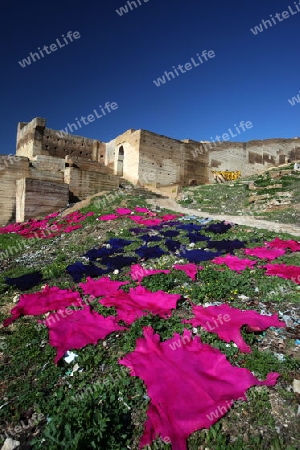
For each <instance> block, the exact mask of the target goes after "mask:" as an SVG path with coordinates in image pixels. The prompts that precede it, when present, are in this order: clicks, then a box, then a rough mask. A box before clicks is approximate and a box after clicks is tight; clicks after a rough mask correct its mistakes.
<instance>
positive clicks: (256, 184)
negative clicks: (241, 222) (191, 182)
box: [179, 168, 300, 225]
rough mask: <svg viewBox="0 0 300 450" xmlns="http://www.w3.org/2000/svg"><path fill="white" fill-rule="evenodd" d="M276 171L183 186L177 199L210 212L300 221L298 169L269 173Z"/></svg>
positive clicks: (287, 221) (299, 180) (283, 221)
mask: <svg viewBox="0 0 300 450" xmlns="http://www.w3.org/2000/svg"><path fill="white" fill-rule="evenodd" d="M284 169H286V168H284ZM279 171H280V170H279V169H277V170H275V171H274V170H273V171H266V172H265V173H264V174H262V175H260V176H252V177H248V178H241V179H239V180H237V181H232V182H231V181H229V182H226V183H221V184H212V185H204V186H197V187H189V188H184V189H183V192H182V194H181V197H180V200H179V203H180V204H182V205H183V206H187V207H188V208H194V209H198V210H201V211H205V212H208V213H211V214H213V213H217V214H227V215H241V216H242V215H252V216H253V217H256V218H257V219H263V220H269V221H278V222H280V223H291V224H298V225H299V223H300V172H292V173H291V174H284V172H283V175H282V177H278V178H272V174H274V173H275V172H277V173H278V172H279ZM249 186H250V188H251V187H252V189H251V190H250V189H249ZM261 196H262V197H261Z"/></svg>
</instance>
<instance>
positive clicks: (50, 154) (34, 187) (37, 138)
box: [0, 117, 300, 225]
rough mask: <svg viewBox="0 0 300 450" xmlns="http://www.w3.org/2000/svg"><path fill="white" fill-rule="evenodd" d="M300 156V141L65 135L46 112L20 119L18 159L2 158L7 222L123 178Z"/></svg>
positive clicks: (162, 178) (182, 180)
mask: <svg viewBox="0 0 300 450" xmlns="http://www.w3.org/2000/svg"><path fill="white" fill-rule="evenodd" d="M297 160H300V140H299V139H297V138H294V139H267V140H261V141H250V142H246V143H242V142H220V143H219V144H217V145H215V144H214V145H212V144H210V143H205V142H197V141H192V140H177V139H172V138H170V137H166V136H161V135H158V134H155V133H152V132H150V131H147V130H133V129H130V130H127V131H126V132H125V133H123V134H121V135H120V136H117V137H116V138H115V139H113V140H112V141H110V142H107V143H105V142H102V141H99V140H95V139H89V138H85V137H82V136H75V135H72V134H69V135H64V136H62V135H61V133H60V132H59V131H57V130H52V129H51V128H47V127H46V120H45V119H43V118H40V117H37V118H35V119H33V120H32V121H31V122H29V123H25V122H20V123H19V124H18V130H17V146H16V155H15V157H11V156H10V157H7V156H0V210H1V216H0V225H4V224H6V223H8V222H9V221H14V220H18V221H23V220H27V219H29V218H32V217H37V216H38V215H43V214H45V213H50V212H53V211H55V210H57V209H59V208H61V207H63V206H66V205H67V203H68V202H73V201H77V200H82V199H84V198H85V197H87V196H89V195H93V194H96V193H97V192H99V191H101V190H114V189H118V187H119V180H120V177H122V178H124V179H126V180H128V181H130V182H131V183H133V184H135V185H143V186H146V187H149V188H151V187H152V188H156V189H157V188H167V187H168V188H169V187H172V186H177V187H178V186H185V185H191V184H194V185H197V184H206V183H211V182H214V173H215V172H216V171H218V172H222V171H231V172H232V171H240V172H241V175H242V176H245V175H251V174H254V173H257V172H259V171H262V170H264V169H267V168H268V167H271V166H276V165H279V164H282V163H285V162H289V161H290V162H293V161H297Z"/></svg>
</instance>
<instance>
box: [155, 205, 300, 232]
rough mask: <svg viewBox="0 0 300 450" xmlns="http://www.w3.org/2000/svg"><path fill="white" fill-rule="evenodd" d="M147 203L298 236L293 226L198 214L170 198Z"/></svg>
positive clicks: (221, 215) (227, 216) (188, 213)
mask: <svg viewBox="0 0 300 450" xmlns="http://www.w3.org/2000/svg"><path fill="white" fill-rule="evenodd" d="M147 201H148V202H149V203H151V204H152V205H157V206H161V207H162V208H167V209H171V210H172V211H176V212H180V213H184V214H187V215H195V216H199V217H211V218H212V219H215V220H228V221H229V222H234V223H237V224H238V225H245V226H248V227H255V228H264V229H267V230H270V231H277V232H281V233H289V234H293V235H294V236H300V227H296V226H295V225H289V224H284V223H277V222H269V221H267V220H258V219H255V218H253V217H252V216H231V215H224V214H210V213H206V212H202V211H201V212H199V211H197V210H195V209H188V208H184V207H182V206H181V205H179V204H178V203H176V202H175V200H172V199H170V198H166V199H164V198H162V199H160V198H159V199H149V200H147Z"/></svg>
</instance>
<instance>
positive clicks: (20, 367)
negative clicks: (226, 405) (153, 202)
mask: <svg viewBox="0 0 300 450" xmlns="http://www.w3.org/2000/svg"><path fill="white" fill-rule="evenodd" d="M290 180H291V179H290ZM291 182H292V183H295V186H296V185H297V186H299V178H297V177H296V176H295V177H293V179H292V181H291ZM297 183H298V184H297ZM289 186H290V185H289ZM190 192H193V193H194V194H193V195H194V196H193V200H196V201H197V202H199V205H198V204H197V205H195V206H200V207H201V208H204V204H206V202H207V205H206V206H205V207H207V208H208V209H205V210H207V211H212V210H213V208H214V207H215V208H216V209H217V210H218V212H220V210H219V209H218V208H219V207H221V203H222V205H226V206H225V208H223V209H221V210H222V211H224V213H225V212H226V213H228V212H229V211H232V212H234V213H235V214H236V210H234V208H236V207H238V209H241V210H242V209H243V208H246V207H247V206H245V202H246V198H247V195H248V192H247V191H246V188H245V186H243V185H239V184H238V183H235V185H234V187H230V186H226V187H224V186H213V187H210V186H208V187H206V186H205V187H203V188H193V189H191V190H189V191H188V192H187V193H186V194H187V195H190ZM297 195H298V194H296V196H297ZM226 196H227V197H226ZM296 196H295V197H296ZM219 197H220V198H219ZM221 197H222V201H221ZM213 198H214V200H213ZM218 198H219V200H220V201H219V200H218ZM207 199H208V200H209V202H210V203H208V200H207ZM100 200H101V198H100ZM102 200H103V198H102ZM218 201H219V203H218ZM224 201H225V203H223V202H224ZM101 204H102V205H103V204H107V203H105V202H102V203H101V202H99V198H97V197H96V198H94V199H93V200H92V202H91V204H90V205H89V206H87V207H85V208H84V209H83V210H82V212H87V211H94V212H95V216H92V217H89V218H88V219H86V220H85V221H84V222H83V227H82V228H81V229H79V230H75V231H73V232H72V233H70V234H62V235H60V236H58V237H55V238H51V239H26V240H25V239H24V238H22V237H20V236H18V235H16V234H9V235H0V248H1V250H2V251H3V250H5V252H6V251H7V250H8V249H9V254H8V253H6V256H5V257H2V259H1V260H0V267H1V274H0V294H1V296H0V322H1V323H2V321H3V320H4V319H5V318H7V317H8V316H9V312H10V310H11V308H12V307H13V306H15V304H16V301H17V300H18V297H19V294H20V292H19V291H18V290H17V289H15V288H11V287H8V286H7V285H6V284H5V278H6V277H16V276H20V275H24V274H27V273H30V272H33V271H34V270H41V271H42V273H43V275H44V280H43V283H41V284H40V285H39V286H36V287H35V288H33V289H31V290H29V291H27V293H29V292H37V291H38V290H39V289H40V288H41V286H42V285H44V284H45V283H47V284H49V285H50V286H58V287H60V288H61V289H67V288H74V289H78V290H79V287H78V284H77V283H74V282H73V280H72V278H71V277H70V276H69V275H68V274H67V273H66V271H65V269H66V267H67V266H68V265H69V264H71V263H73V262H75V261H77V260H80V261H82V262H86V260H85V259H84V258H82V255H83V254H84V253H86V252H87V251H88V250H89V249H91V248H93V247H99V246H101V244H103V243H104V242H105V241H106V240H107V239H109V238H110V237H119V238H120V237H121V238H126V239H128V238H130V240H133V241H134V242H133V243H132V244H131V245H130V246H127V247H125V253H124V255H126V256H134V255H135V253H134V251H135V250H136V249H137V248H138V247H140V246H141V241H140V240H139V238H138V235H135V234H133V233H131V232H130V231H129V229H130V228H132V227H133V226H134V225H133V222H132V221H131V220H129V219H126V218H124V219H122V221H110V222H101V221H97V220H96V217H98V216H99V215H101V214H106V213H111V212H113V211H114V209H115V208H116V207H117V206H118V207H119V206H126V207H129V208H132V207H134V206H137V205H138V206H146V205H147V203H146V200H145V199H143V198H141V197H134V196H132V194H131V193H127V194H126V195H124V196H123V199H122V201H120V198H119V197H118V196H115V199H113V198H112V199H111V200H110V202H109V207H103V206H101ZM209 205H211V206H210V207H209ZM189 206H191V205H189ZM210 208H211V209H210ZM298 214H299V213H298ZM187 223H189V222H187ZM169 229H170V230H171V229H174V227H172V226H170V227H169ZM157 233H158V234H159V232H157ZM154 234H155V232H154ZM206 234H207V235H208V236H210V237H211V238H212V239H214V240H222V239H229V240H233V239H240V240H242V241H244V242H245V244H246V246H247V247H256V246H262V245H264V242H265V241H270V240H272V239H274V238H275V237H277V235H275V233H272V232H268V231H265V230H257V229H256V230H253V229H250V228H247V227H242V226H233V227H232V228H231V229H230V230H229V231H227V233H226V235H218V234H213V233H212V232H206ZM278 237H280V238H282V239H291V238H293V236H290V235H284V234H281V235H279V236H278ZM176 240H179V241H180V243H181V244H187V245H189V244H188V241H187V238H186V237H185V236H184V235H183V233H181V234H180V235H179V237H177V238H176ZM155 244H156V243H155V242H153V243H150V245H155ZM13 247H14V248H15V249H13ZM161 247H162V248H163V249H164V250H165V251H166V250H167V249H166V247H165V246H164V245H161ZM191 248H205V243H204V242H203V241H202V242H197V243H196V244H195V246H194V247H193V246H191ZM234 254H235V255H240V256H242V255H243V253H242V250H235V252H234ZM175 262H177V263H178V262H181V263H184V262H187V261H186V260H185V259H184V258H183V257H182V256H181V257H180V256H178V255H177V254H174V253H173V254H170V253H168V254H166V255H164V256H162V257H160V258H156V259H149V260H145V261H143V260H140V261H139V263H141V264H142V265H143V266H144V267H148V268H149V267H151V268H159V269H169V268H170V267H171V266H172V265H173V264H174V263H175ZM276 263H285V264H287V265H295V266H300V252H296V253H291V252H287V253H286V254H285V255H283V256H281V257H280V258H278V259H277V260H276ZM201 265H202V266H204V269H203V270H202V271H200V272H199V273H198V276H197V279H196V281H195V282H194V281H192V280H191V279H190V278H189V277H188V276H187V275H186V274H185V273H184V272H182V271H171V273H170V274H168V275H167V274H158V275H153V276H151V277H146V278H144V279H143V281H142V285H143V286H145V287H146V288H147V289H149V290H150V291H152V292H155V291H158V290H164V291H165V292H168V293H176V294H181V300H180V301H179V303H178V307H177V309H176V310H174V311H173V314H172V316H171V317H170V318H169V319H168V320H164V319H160V318H159V317H158V316H152V315H148V316H146V317H142V318H140V319H138V320H137V321H135V322H134V323H133V324H132V325H131V326H130V327H129V329H128V330H127V331H121V332H116V333H112V334H110V335H109V336H108V337H107V338H106V339H105V340H102V341H101V340H100V341H99V342H98V344H97V345H96V346H94V345H87V346H86V347H84V348H82V349H80V350H74V352H75V353H76V354H77V355H78V357H77V358H75V360H74V361H73V362H71V363H70V364H68V363H67V362H65V361H64V359H62V360H61V361H60V362H59V364H58V365H57V366H56V365H55V364H54V362H53V361H54V356H55V349H54V348H52V347H51V346H50V345H49V343H48V330H47V328H46V327H45V326H43V325H40V324H38V323H37V321H38V319H43V318H44V316H41V317H32V316H25V317H22V318H20V319H18V320H17V321H16V322H14V323H13V324H12V325H10V326H9V327H6V328H4V327H2V325H0V345H1V347H0V361H1V380H0V389H1V397H2V400H1V405H0V435H2V438H3V439H2V440H4V439H5V437H12V438H14V439H15V440H18V441H20V442H21V445H20V446H19V447H18V449H21V450H25V449H34V450H40V449H47V450H56V449H61V448H63V449H65V450H83V449H85V450H89V449H106V450H110V449H114V450H125V449H132V450H136V449H138V445H139V439H140V436H141V434H142V432H143V426H144V422H145V419H146V410H147V405H148V403H149V398H148V396H147V391H146V389H145V386H144V384H143V382H142V381H141V380H140V379H139V378H138V377H131V376H129V372H128V370H126V369H125V368H124V367H123V366H120V365H119V364H118V360H119V359H120V358H121V357H123V356H124V355H126V354H127V353H129V352H131V351H133V350H134V349H135V345H136V340H137V339H138V338H140V337H142V327H143V326H146V325H147V326H152V327H153V328H154V330H155V331H156V332H157V333H159V335H160V336H161V339H162V340H163V341H165V340H167V339H169V338H171V337H172V335H173V333H174V332H179V333H181V332H182V331H183V329H184V327H186V328H188V329H192V327H191V326H190V325H184V324H182V319H185V318H187V319H188V318H190V317H191V316H192V314H191V301H192V302H194V303H196V304H204V303H206V302H228V303H230V305H231V306H234V307H238V308H241V309H249V310H252V309H253V310H256V311H258V312H263V313H264V314H266V313H267V314H270V313H276V312H280V313H282V314H283V315H285V317H286V320H288V325H289V326H288V327H287V328H284V329H283V328H282V329H278V328H271V329H268V330H267V331H265V332H261V333H246V331H245V330H244V329H243V331H242V336H243V338H244V340H245V341H246V343H247V344H248V345H250V346H251V348H252V353H249V354H245V353H241V352H240V351H239V350H238V349H237V347H236V346H234V345H232V344H226V343H225V342H224V341H222V340H221V339H219V338H218V337H217V335H215V334H213V333H209V332H207V331H205V330H203V329H200V327H198V329H197V333H198V334H199V335H201V339H202V341H203V342H205V343H209V344H210V345H212V346H214V347H216V348H218V349H220V350H221V351H222V352H223V353H224V354H226V356H227V358H228V360H229V361H230V362H231V363H232V364H234V365H236V366H238V367H245V368H248V369H249V370H251V371H252V372H253V373H254V374H255V376H257V377H258V378H260V379H265V377H266V375H267V373H268V372H271V371H272V372H276V371H277V372H279V373H280V374H281V377H280V378H279V380H278V382H277V384H276V385H275V386H274V387H272V388H271V387H264V386H263V387H254V388H251V389H250V390H249V391H248V394H247V396H248V399H249V401H248V402H237V403H235V405H234V407H232V408H231V409H230V411H229V412H228V413H227V414H226V415H225V416H224V417H223V418H222V419H220V420H219V421H218V422H217V423H216V424H215V425H214V426H212V427H211V428H210V429H209V430H200V431H197V432H195V433H194V434H193V435H192V436H191V437H190V438H189V442H188V446H189V449H190V450H200V449H203V450H204V449H209V450H223V449H230V450H240V449H244V450H261V449H273V450H281V449H289V450H296V449H297V448H299V447H298V444H297V443H299V441H300V434H299V416H298V417H297V411H298V403H299V395H298V394H295V393H294V392H293V389H292V383H293V380H294V379H295V378H299V369H300V358H299V345H298V344H297V343H296V338H297V336H298V337H299V324H300V322H299V320H300V317H299V303H300V290H299V288H300V286H299V285H298V284H296V283H294V282H293V281H291V280H287V279H283V278H279V277H273V276H265V275H264V270H263V269H262V268H259V267H256V268H253V269H251V270H250V269H246V270H245V271H243V272H242V273H240V274H239V273H237V272H234V271H232V270H229V269H228V268H226V267H222V270H220V268H219V266H216V265H213V264H212V263H211V262H210V261H206V262H203V263H201ZM128 270H129V268H128V267H127V268H124V269H123V270H120V271H119V273H113V274H111V275H110V277H111V279H112V280H121V281H130V285H129V286H128V285H127V286H126V288H124V290H127V289H128V288H129V287H131V286H134V285H135V284H134V283H133V282H132V280H130V278H129V276H128ZM92 308H93V309H94V310H95V311H97V312H99V313H101V314H103V315H104V316H109V315H112V314H115V309H114V308H105V307H104V306H102V305H100V304H99V303H98V302H93V304H92ZM70 350H72V349H70ZM157 377H158V379H159V374H157ZM187 402H188V399H187ZM34 414H36V415H35V416H33V415H34ZM1 442H2V441H1V437H0V443H1ZM151 448H152V449H168V448H170V446H169V445H168V444H165V443H163V442H161V441H160V440H157V441H156V443H154V444H153V445H152V446H151Z"/></svg>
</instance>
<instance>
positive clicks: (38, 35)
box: [0, 0, 300, 154]
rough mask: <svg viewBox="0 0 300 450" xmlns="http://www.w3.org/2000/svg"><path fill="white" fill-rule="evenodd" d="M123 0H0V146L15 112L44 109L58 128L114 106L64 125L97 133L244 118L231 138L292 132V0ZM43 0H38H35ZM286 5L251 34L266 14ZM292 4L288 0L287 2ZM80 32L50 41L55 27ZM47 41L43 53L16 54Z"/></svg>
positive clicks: (9, 145) (195, 134) (195, 129)
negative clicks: (0, 0)
mask: <svg viewBox="0 0 300 450" xmlns="http://www.w3.org/2000/svg"><path fill="white" fill-rule="evenodd" d="M139 2H140V3H141V5H138V1H137V0H136V4H137V5H138V6H137V8H134V6H133V5H132V8H133V9H132V10H130V9H129V8H128V12H127V13H123V15H122V16H120V15H119V14H118V13H117V12H116V9H119V8H121V7H122V6H124V5H126V4H127V2H126V1H125V0H109V1H108V0H107V1H101V2H95V1H92V0H85V2H77V1H75V2H74V1H69V0H67V1H64V2H62V3H61V2H58V1H49V2H47V4H46V3H40V2H37V1H31V2H22V3H21V2H20V3H18V4H16V3H15V2H5V6H2V7H1V11H2V24H1V25H2V26H1V31H0V33H1V41H0V42H1V43H0V45H1V47H2V48H1V60H2V64H1V66H2V69H1V72H0V78H1V80H0V81H1V84H0V85H1V89H2V95H1V100H2V101H1V130H0V131H1V133H0V136H1V145H0V153H1V154H10V153H14V152H15V142H16V129H17V123H18V122H22V121H23V122H27V121H30V120H31V119H33V118H34V117H45V118H46V119H47V126H48V127H49V128H53V129H58V130H60V129H63V128H65V127H66V126H67V124H68V123H72V122H74V121H75V118H76V117H77V118H80V117H81V116H84V117H86V116H88V115H89V114H93V110H94V109H96V110H97V111H98V113H99V111H100V105H102V106H103V105H104V104H105V103H106V102H116V103H117V105H118V108H117V109H115V110H114V111H112V112H110V113H107V114H106V116H103V117H102V118H99V119H96V120H95V121H94V122H92V123H88V125H82V129H81V130H80V131H79V132H76V133H75V134H80V135H83V136H86V137H90V138H94V139H99V140H102V141H104V142H108V141H109V140H111V139H113V138H114V137H116V136H117V135H119V134H121V133H123V132H124V131H126V130H127V129H129V128H134V129H140V128H142V129H147V130H150V131H153V132H155V133H158V134H163V135H166V136H170V137H174V138H176V139H186V138H188V139H194V140H211V138H213V139H214V138H215V136H216V135H222V134H223V133H226V132H227V131H228V129H229V128H231V129H232V130H233V129H234V124H237V125H238V124H239V123H240V122H241V121H245V122H246V121H251V122H252V124H253V126H252V128H251V129H248V130H246V131H245V132H243V133H242V134H241V135H239V136H238V137H236V138H234V139H233V140H240V141H248V140H251V139H266V138H271V137H295V136H298V135H300V133H299V118H300V104H295V105H294V106H291V104H290V103H289V102H288V99H291V98H292V97H293V96H297V94H298V93H299V90H300V76H299V73H300V70H299V69H300V67H299V65H300V59H299V37H300V31H299V30H300V12H299V13H298V12H297V9H296V6H295V5H294V1H292V0H284V1H279V0H273V1H272V2H271V1H267V2H261V0H260V1H257V0H256V1H252V2H245V1H236V0H228V1H226V2H224V1H223V0H222V1H220V0H215V1H213V2H211V1H207V0H206V1H205V0H204V1H200V0H148V1H147V2H145V0H139ZM44 5H45V6H44ZM289 6H290V7H291V8H293V9H292V10H293V11H294V12H295V11H296V13H294V14H293V15H292V14H290V17H288V18H286V19H284V20H283V19H282V21H281V22H279V21H278V20H277V21H276V25H273V26H272V27H268V29H264V31H263V32H258V33H257V35H254V34H253V33H252V32H251V30H250V29H251V28H254V27H255V26H257V25H259V24H260V23H261V21H262V20H263V19H264V20H267V19H270V15H273V17H274V16H275V14H276V13H280V14H281V13H282V12H283V11H289V9H288V7H289ZM299 9H300V7H299ZM69 31H72V32H75V31H78V32H79V34H80V38H78V39H74V40H73V42H70V41H68V42H69V44H68V45H65V46H64V47H61V48H57V50H56V51H53V52H51V51H50V50H49V46H50V45H51V44H53V43H55V42H56V39H59V40H60V43H61V44H63V43H64V41H63V38H62V35H65V36H66V34H67V33H68V32H69ZM44 45H46V46H48V51H49V52H50V53H49V54H48V55H47V54H46V53H45V52H44V54H45V57H44V58H41V59H40V60H37V61H36V62H32V61H31V64H30V65H26V66H25V67H24V68H22V67H21V65H20V64H19V62H18V61H22V60H23V59H24V58H27V57H29V54H30V52H37V51H38V47H40V48H41V49H42V48H43V47H44ZM203 50H206V51H210V50H212V51H214V53H215V57H214V58H211V59H208V61H204V62H203V64H202V65H200V66H197V67H195V66H193V68H192V69H191V70H189V71H186V73H180V75H179V76H176V78H175V79H171V80H170V81H167V82H166V83H165V84H164V85H161V86H160V87H157V86H156V85H155V84H154V82H153V80H157V78H158V77H161V76H162V75H163V74H164V72H165V71H168V72H169V71H171V70H173V69H172V67H173V66H175V67H177V66H178V65H179V64H181V65H185V64H186V63H188V62H191V58H194V60H196V58H197V57H196V55H197V53H199V54H201V53H202V51H203Z"/></svg>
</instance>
